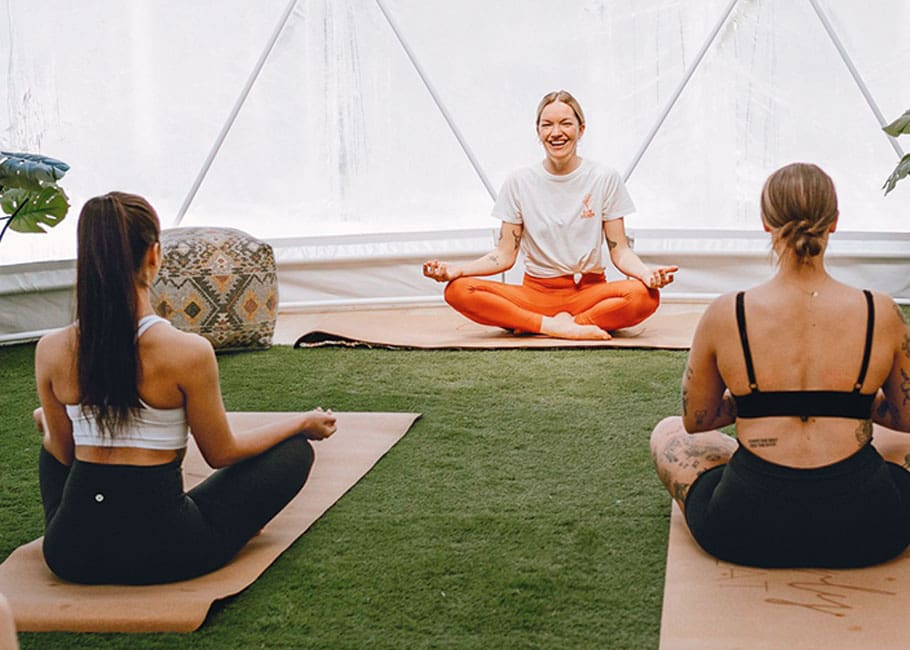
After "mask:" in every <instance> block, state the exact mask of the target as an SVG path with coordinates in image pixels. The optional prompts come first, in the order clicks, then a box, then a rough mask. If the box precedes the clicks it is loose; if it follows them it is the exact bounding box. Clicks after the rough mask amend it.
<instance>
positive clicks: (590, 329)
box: [540, 311, 612, 341]
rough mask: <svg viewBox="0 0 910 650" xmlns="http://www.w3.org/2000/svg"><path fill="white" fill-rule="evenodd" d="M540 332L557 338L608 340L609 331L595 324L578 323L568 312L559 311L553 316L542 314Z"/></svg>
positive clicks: (609, 337)
mask: <svg viewBox="0 0 910 650" xmlns="http://www.w3.org/2000/svg"><path fill="white" fill-rule="evenodd" d="M540 333H541V334H546V335H547V336H552V337H554V338H557V339H594V340H600V341H609V340H610V339H611V338H612V337H611V336H610V334H609V332H605V331H604V330H602V329H600V328H599V327H597V325H579V324H578V323H576V322H575V319H574V318H572V314H570V313H568V312H565V311H563V312H559V313H558V314H556V315H555V316H544V317H543V318H542V319H541V321H540Z"/></svg>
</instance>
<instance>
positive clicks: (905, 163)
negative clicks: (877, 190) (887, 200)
mask: <svg viewBox="0 0 910 650" xmlns="http://www.w3.org/2000/svg"><path fill="white" fill-rule="evenodd" d="M907 174H910V153H908V154H907V155H906V156H904V157H903V158H901V161H900V162H899V163H897V167H895V168H894V171H893V172H891V175H890V176H889V177H888V179H887V180H886V181H885V184H884V185H882V189H883V190H885V194H886V195H887V194H888V192H890V191H891V190H893V189H894V186H895V185H896V184H897V182H898V181H899V180H900V179H902V178H904V177H905V176H906V175H907Z"/></svg>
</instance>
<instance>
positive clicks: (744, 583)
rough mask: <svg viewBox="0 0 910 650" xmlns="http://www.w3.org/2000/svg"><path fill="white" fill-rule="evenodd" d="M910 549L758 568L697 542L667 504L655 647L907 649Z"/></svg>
mask: <svg viewBox="0 0 910 650" xmlns="http://www.w3.org/2000/svg"><path fill="white" fill-rule="evenodd" d="M908 603H910V552H904V554H903V555H901V556H900V557H898V558H897V559H895V560H892V561H891V562H888V563H886V564H882V565H879V566H875V567H868V568H865V569H837V570H829V569H758V568H750V567H742V566H737V565H734V564H728V563H726V562H721V561H720V560H717V559H715V558H713V557H711V556H710V555H708V554H707V553H705V552H704V551H702V550H701V548H699V546H698V545H697V544H696V543H695V540H693V539H692V536H691V534H690V533H689V529H688V527H687V526H686V523H685V520H684V519H683V515H682V512H681V511H680V509H679V507H677V506H676V504H675V503H674V504H673V514H672V516H671V519H670V540H669V544H668V548H667V574H666V582H665V586H664V604H663V614H662V616H661V624H660V649H661V650H731V649H734V648H743V649H747V650H764V649H767V650H781V649H783V648H785V649H786V650H804V649H809V648H813V649H818V648H824V650H841V649H844V650H846V649H848V648H849V649H851V650H852V649H855V648H876V650H886V649H887V650H892V649H893V650H896V649H898V648H908V647H910V618H908V616H907V606H908Z"/></svg>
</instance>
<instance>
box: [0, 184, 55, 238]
mask: <svg viewBox="0 0 910 650" xmlns="http://www.w3.org/2000/svg"><path fill="white" fill-rule="evenodd" d="M69 207H70V204H69V201H68V200H67V198H66V193H64V191H63V188H61V187H58V186H56V185H52V186H51V185H49V186H47V187H42V188H41V189H39V190H33V191H29V190H25V189H21V188H16V189H13V190H7V191H6V192H4V193H3V196H2V198H0V208H2V209H3V211H4V212H6V213H7V214H9V215H10V222H9V229H10V230H15V231H17V232H47V228H53V227H54V226H56V225H57V224H58V223H60V222H61V221H63V217H65V216H66V213H67V211H68V210H69Z"/></svg>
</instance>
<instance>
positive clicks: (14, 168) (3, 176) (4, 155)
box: [0, 151, 70, 190]
mask: <svg viewBox="0 0 910 650" xmlns="http://www.w3.org/2000/svg"><path fill="white" fill-rule="evenodd" d="M69 168H70V166H69V165H67V164H66V163H65V162H61V161H59V160H57V159H56V158H48V157H47V156H42V155H39V154H33V153H10V152H8V151H0V187H2V188H6V189H10V188H23V189H27V190H39V189H41V188H42V187H46V186H48V185H56V183H57V181H58V180H60V179H61V178H63V175H64V174H66V172H67V171H69Z"/></svg>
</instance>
